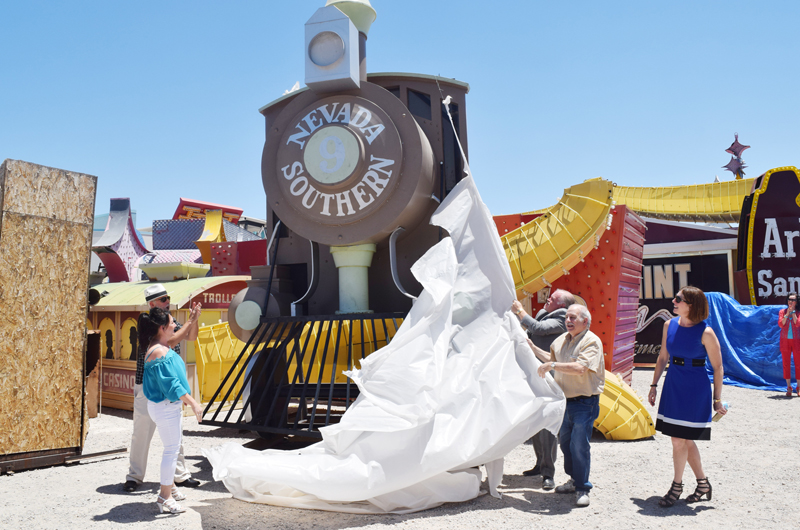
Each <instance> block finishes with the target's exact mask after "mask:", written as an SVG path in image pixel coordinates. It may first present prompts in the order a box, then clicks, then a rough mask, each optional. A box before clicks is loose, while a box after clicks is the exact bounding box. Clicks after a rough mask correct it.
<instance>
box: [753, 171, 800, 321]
mask: <svg viewBox="0 0 800 530" xmlns="http://www.w3.org/2000/svg"><path fill="white" fill-rule="evenodd" d="M754 188H755V191H754V192H753V194H752V195H751V196H750V197H748V199H749V200H745V207H747V205H748V204H749V205H750V208H749V213H745V212H743V213H744V215H743V216H742V221H743V222H742V224H741V225H740V227H739V234H740V236H739V240H740V250H739V251H740V252H741V251H742V245H741V242H742V239H745V240H746V246H745V248H746V249H747V255H746V256H745V266H746V269H747V283H748V287H749V291H750V292H749V294H750V303H751V304H754V305H770V304H778V305H782V304H784V303H785V301H786V295H788V294H789V293H790V292H798V291H800V173H798V171H797V169H796V168H794V167H780V168H776V169H772V170H770V171H767V172H766V173H765V174H764V175H762V176H761V177H759V178H758V179H757V180H756V183H755V186H754ZM743 209H744V208H743Z"/></svg>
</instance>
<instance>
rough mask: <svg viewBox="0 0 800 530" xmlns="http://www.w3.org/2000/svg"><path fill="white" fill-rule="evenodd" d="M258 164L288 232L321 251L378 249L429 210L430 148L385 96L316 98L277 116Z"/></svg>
mask: <svg viewBox="0 0 800 530" xmlns="http://www.w3.org/2000/svg"><path fill="white" fill-rule="evenodd" d="M269 132H270V134H269V136H268V138H267V143H266V144H265V146H264V156H263V158H262V168H261V169H262V176H263V181H264V189H265V190H266V192H267V201H268V202H269V203H270V205H271V206H272V208H273V209H274V211H275V212H276V213H277V214H278V216H279V217H280V218H281V219H283V220H285V221H286V222H287V223H288V224H289V226H291V228H292V230H294V231H296V232H297V233H299V234H300V235H302V236H303V237H306V238H308V239H311V240H314V241H318V242H320V243H323V244H326V245H353V244H358V243H378V242H380V241H381V240H383V239H385V238H386V237H387V236H388V235H389V234H390V233H391V232H392V230H394V229H395V228H397V227H398V226H403V227H404V228H406V229H408V228H411V227H413V226H414V225H416V224H417V223H418V222H419V220H420V219H421V218H422V216H421V215H420V212H422V211H423V210H426V209H428V208H429V207H430V204H431V203H430V201H431V198H430V197H431V194H432V192H433V183H434V176H435V175H434V158H433V153H432V151H431V147H430V143H429V142H428V139H427V138H426V137H425V135H424V133H423V132H422V130H421V129H420V128H419V126H418V125H417V123H416V121H415V120H414V118H413V117H411V115H410V113H409V111H408V109H407V108H406V107H405V106H404V105H403V104H402V102H401V101H400V100H399V99H398V98H397V97H395V96H394V95H392V94H391V93H390V92H388V91H386V90H384V89H383V88H381V87H379V86H376V85H372V84H370V83H366V82H365V83H362V86H361V88H360V89H359V90H353V91H348V92H346V93H343V94H336V95H327V96H321V95H319V94H317V93H315V92H312V91H308V92H306V93H304V94H301V95H299V96H298V97H297V98H296V99H295V100H294V101H293V102H292V103H291V104H290V105H288V106H287V107H286V109H285V110H284V111H283V112H281V114H280V117H279V118H278V120H276V123H275V126H274V127H273V128H271V129H270V131H269Z"/></svg>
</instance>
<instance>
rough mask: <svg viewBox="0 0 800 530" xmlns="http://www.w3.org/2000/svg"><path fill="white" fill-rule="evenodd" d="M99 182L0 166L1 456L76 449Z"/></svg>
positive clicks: (20, 165)
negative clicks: (93, 225) (95, 206)
mask: <svg viewBox="0 0 800 530" xmlns="http://www.w3.org/2000/svg"><path fill="white" fill-rule="evenodd" d="M96 187H97V179H96V177H92V176H90V175H82V174H79V173H72V172H67V171H63V170H58V169H53V168H47V167H43V166H38V165H35V164H30V163H27V162H19V161H14V160H6V161H5V162H3V164H2V165H0V201H2V211H1V212H0V455H4V454H14V453H22V452H26V453H27V452H35V451H46V450H52V449H61V448H70V447H80V446H82V445H83V438H84V437H85V434H86V423H84V422H86V421H87V419H88V418H87V416H88V415H87V414H85V413H84V406H85V404H84V399H83V391H84V388H83V386H84V385H83V382H84V381H83V379H84V377H83V370H84V367H83V363H84V348H85V337H86V335H85V328H86V314H87V313H86V310H87V303H88V302H87V291H88V280H89V278H88V276H89V257H90V249H91V239H92V222H93V211H94V197H95V191H96Z"/></svg>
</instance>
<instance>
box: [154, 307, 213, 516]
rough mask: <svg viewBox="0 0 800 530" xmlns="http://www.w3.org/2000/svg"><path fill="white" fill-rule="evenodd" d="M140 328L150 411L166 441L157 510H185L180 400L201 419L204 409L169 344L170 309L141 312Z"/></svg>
mask: <svg viewBox="0 0 800 530" xmlns="http://www.w3.org/2000/svg"><path fill="white" fill-rule="evenodd" d="M139 331H140V334H141V335H140V336H141V337H142V339H143V341H148V348H147V354H146V356H145V364H144V380H143V384H142V390H143V392H144V395H145V396H146V397H147V412H148V413H149V414H150V417H151V418H152V419H153V422H155V424H156V427H157V428H158V435H159V436H160V437H161V441H162V442H163V444H164V455H163V456H162V457H161V491H160V492H159V495H158V501H157V504H158V510H159V512H160V513H165V512H169V513H181V512H183V511H185V510H184V508H182V507H181V506H180V505H179V504H178V503H177V502H175V499H178V500H182V499H185V498H186V497H185V496H184V495H183V494H181V493H180V492H179V491H178V489H177V488H176V487H175V483H174V477H175V465H176V463H177V461H178V452H179V451H180V447H181V436H182V432H181V431H182V427H181V420H182V416H183V415H182V414H181V402H183V403H186V404H187V405H189V406H190V407H192V410H193V411H194V413H195V416H197V421H198V422H201V421H202V420H203V409H202V408H200V404H199V403H197V401H195V400H194V399H193V398H192V396H191V395H190V394H189V382H188V381H187V380H186V365H185V364H183V359H181V358H180V356H179V355H178V354H177V353H175V352H174V351H173V350H172V349H170V347H169V346H168V343H169V340H170V339H171V338H172V336H173V335H174V334H175V321H174V320H173V319H172V316H171V315H170V314H169V312H167V311H164V310H163V309H161V308H159V307H154V308H153V309H151V310H150V312H149V313H142V314H141V315H140V316H139Z"/></svg>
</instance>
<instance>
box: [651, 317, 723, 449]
mask: <svg viewBox="0 0 800 530" xmlns="http://www.w3.org/2000/svg"><path fill="white" fill-rule="evenodd" d="M707 326H708V324H707V323H706V321H703V322H700V323H699V324H696V325H694V326H692V327H690V328H684V327H681V326H679V325H678V318H673V319H672V320H670V322H669V327H668V328H667V351H669V354H670V364H669V369H668V370H667V377H666V378H665V380H664V388H663V390H662V391H661V401H660V402H659V404H658V417H657V419H656V430H658V431H661V432H662V433H663V434H665V435H667V436H672V437H675V438H683V439H685V440H710V439H711V414H712V412H713V407H712V405H713V394H712V392H711V378H710V377H709V376H708V373H707V372H706V368H705V364H706V360H707V359H708V355H707V353H706V348H705V346H703V343H702V342H701V340H702V337H703V332H704V331H705V329H706V327H707Z"/></svg>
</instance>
